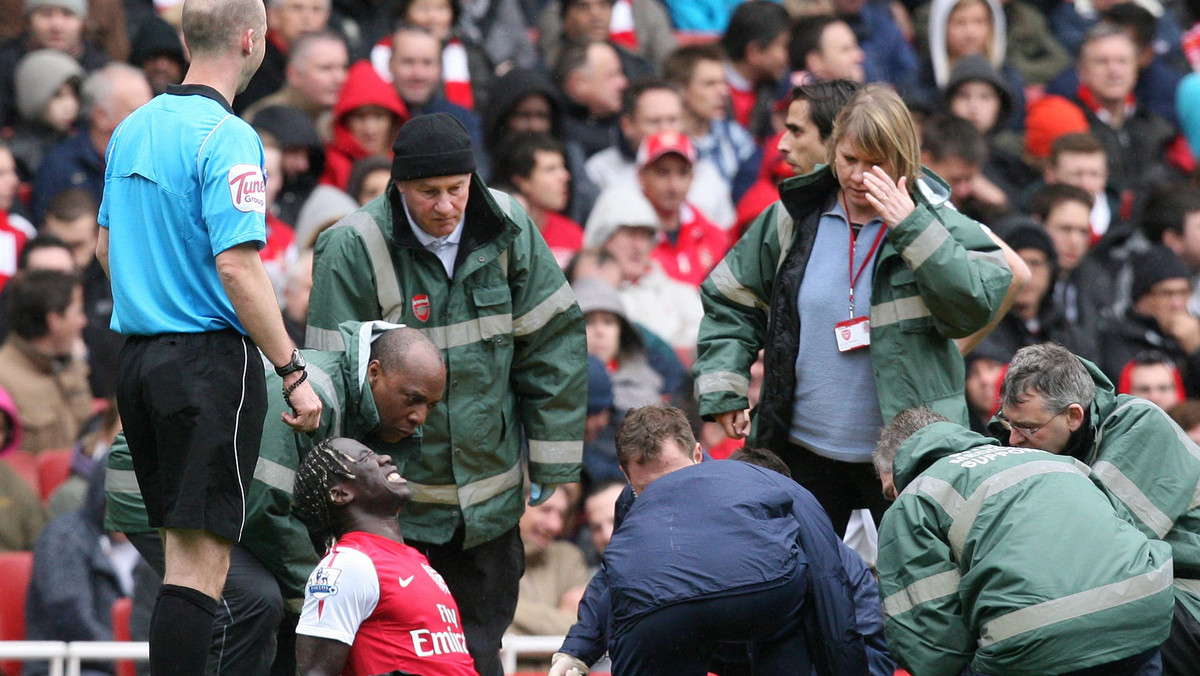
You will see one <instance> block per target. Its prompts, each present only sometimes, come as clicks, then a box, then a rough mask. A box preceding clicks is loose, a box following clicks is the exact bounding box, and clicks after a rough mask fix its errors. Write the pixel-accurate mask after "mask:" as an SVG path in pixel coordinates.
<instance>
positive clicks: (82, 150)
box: [33, 125, 104, 223]
mask: <svg viewBox="0 0 1200 676" xmlns="http://www.w3.org/2000/svg"><path fill="white" fill-rule="evenodd" d="M69 188H83V189H84V190H87V191H88V193H90V194H91V196H92V199H94V200H96V204H97V205H99V204H100V200H101V198H103V196H104V157H103V156H101V155H100V153H98V152H96V148H95V146H93V145H92V141H91V139H90V138H89V137H88V133H87V128H86V126H82V125H81V128H80V129H79V131H77V132H75V133H74V134H72V135H71V136H68V137H67V138H66V140H64V141H63V142H62V143H59V144H58V145H56V146H54V147H53V148H51V149H50V150H49V151H47V152H46V156H45V157H43V158H42V166H41V168H39V169H38V174H37V177H36V178H34V180H33V218H34V223H41V222H42V220H43V219H45V218H46V210H47V209H48V208H49V206H50V200H52V199H54V196H55V195H57V194H58V193H60V192H62V191H64V190H67V189H69Z"/></svg>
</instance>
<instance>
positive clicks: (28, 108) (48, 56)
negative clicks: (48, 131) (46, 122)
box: [13, 49, 83, 121]
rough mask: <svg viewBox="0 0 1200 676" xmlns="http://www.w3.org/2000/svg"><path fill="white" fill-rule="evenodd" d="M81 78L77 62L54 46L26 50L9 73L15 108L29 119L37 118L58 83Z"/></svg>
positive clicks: (81, 70)
mask: <svg viewBox="0 0 1200 676" xmlns="http://www.w3.org/2000/svg"><path fill="white" fill-rule="evenodd" d="M81 78H83V68H82V67H81V66H80V65H79V62H78V61H76V60H75V59H72V58H71V57H70V56H67V55H66V54H65V53H63V52H60V51H58V50H57V49H38V50H35V51H32V52H30V53H28V54H26V55H25V56H24V57H22V58H21V61H20V62H19V63H17V70H16V74H15V75H14V76H13V88H14V91H15V92H16V95H17V96H16V98H17V112H19V113H20V114H21V117H23V118H25V119H26V120H31V121H34V120H36V121H41V120H42V114H43V113H44V112H45V108H46V104H47V103H50V99H51V98H53V97H54V94H55V92H57V91H58V89H59V87H62V86H63V85H64V84H66V83H68V82H70V81H71V80H74V81H75V82H76V83H77V84H78V82H79V80H80V79H81Z"/></svg>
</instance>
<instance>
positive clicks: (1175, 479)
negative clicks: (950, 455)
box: [988, 359, 1200, 620]
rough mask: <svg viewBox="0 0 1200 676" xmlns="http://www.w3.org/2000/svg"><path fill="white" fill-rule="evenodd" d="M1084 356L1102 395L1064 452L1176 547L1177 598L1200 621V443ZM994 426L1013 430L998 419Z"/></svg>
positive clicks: (1125, 513) (1127, 514) (1153, 533)
mask: <svg viewBox="0 0 1200 676" xmlns="http://www.w3.org/2000/svg"><path fill="white" fill-rule="evenodd" d="M1079 361H1080V362H1082V363H1083V365H1084V366H1085V367H1086V368H1087V370H1088V374H1089V375H1091V376H1092V380H1093V381H1094V382H1095V383H1096V399H1095V400H1094V401H1093V402H1092V405H1091V406H1090V407H1089V408H1088V411H1087V419H1086V420H1085V422H1084V425H1083V427H1082V428H1080V430H1079V431H1078V432H1076V433H1075V434H1074V435H1073V436H1072V441H1071V443H1069V445H1068V447H1067V450H1066V451H1064V452H1065V453H1070V454H1071V455H1074V456H1075V458H1076V459H1078V460H1081V461H1083V462H1085V463H1087V464H1088V465H1089V466H1091V468H1092V475H1091V476H1092V481H1094V482H1095V483H1096V484H1097V485H1099V486H1100V488H1101V489H1102V490H1103V491H1104V492H1105V493H1107V494H1108V496H1109V499H1110V500H1111V501H1112V502H1113V504H1114V505H1115V506H1116V508H1117V513H1118V514H1119V515H1121V517H1122V518H1124V519H1125V520H1126V521H1128V522H1129V523H1132V524H1133V525H1134V526H1137V528H1138V529H1139V530H1141V531H1142V532H1143V533H1145V534H1146V536H1148V537H1152V538H1154V539H1157V540H1162V541H1164V542H1166V543H1167V544H1169V545H1171V552H1172V554H1173V555H1174V557H1175V597H1176V598H1177V599H1178V600H1179V602H1180V603H1181V604H1183V607H1184V608H1186V609H1187V610H1188V612H1190V613H1191V614H1192V617H1194V618H1197V619H1198V620H1200V500H1197V498H1196V496H1198V495H1200V447H1197V446H1196V443H1195V442H1193V441H1192V440H1191V439H1189V438H1188V436H1187V434H1186V433H1185V432H1184V431H1183V430H1182V429H1180V427H1179V425H1177V424H1176V423H1175V421H1174V420H1172V419H1171V417H1170V416H1169V415H1167V413H1166V411H1163V410H1162V409H1161V408H1159V407H1158V406H1156V405H1154V404H1152V403H1150V402H1149V401H1146V400H1145V399H1141V398H1139V397H1134V396H1131V395H1128V394H1117V393H1116V388H1115V387H1113V384H1112V381H1110V380H1109V379H1108V378H1107V377H1106V376H1105V375H1104V373H1103V372H1101V371H1100V369H1099V368H1098V367H1097V366H1096V365H1095V364H1092V363H1091V362H1089V361H1087V360H1086V359H1080V360H1079ZM988 429H989V431H990V432H991V433H992V434H995V435H1000V434H1002V433H1005V434H1006V432H1003V428H1002V427H1001V426H1000V424H999V422H998V421H997V420H996V419H995V418H993V419H992V422H991V424H990V425H989V426H988ZM1064 532H1067V531H1064Z"/></svg>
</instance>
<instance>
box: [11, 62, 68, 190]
mask: <svg viewBox="0 0 1200 676" xmlns="http://www.w3.org/2000/svg"><path fill="white" fill-rule="evenodd" d="M13 79H14V86H15V88H16V95H17V119H16V122H15V124H14V125H13V128H12V136H11V137H10V138H9V140H8V142H9V147H10V148H11V149H12V153H13V157H14V158H15V159H16V161H17V173H18V174H19V175H20V176H21V180H22V181H32V180H33V178H34V176H36V175H37V172H38V169H40V168H41V166H42V157H44V156H45V155H46V152H47V151H49V150H50V149H51V148H53V147H54V146H56V145H58V144H59V143H61V142H63V141H65V140H66V139H67V137H68V136H69V135H70V134H71V132H72V131H74V130H75V125H76V121H77V120H78V119H79V111H80V102H79V84H80V82H81V81H82V80H83V68H81V67H80V65H79V62H78V61H76V60H75V59H72V58H71V57H69V56H67V55H66V54H64V53H62V52H60V51H58V50H56V49H39V50H36V51H33V52H30V53H29V54H27V55H25V57H24V58H22V59H21V61H20V63H18V64H17V72H16V73H15V75H14V76H13Z"/></svg>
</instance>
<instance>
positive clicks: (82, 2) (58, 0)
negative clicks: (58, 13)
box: [25, 0, 87, 18]
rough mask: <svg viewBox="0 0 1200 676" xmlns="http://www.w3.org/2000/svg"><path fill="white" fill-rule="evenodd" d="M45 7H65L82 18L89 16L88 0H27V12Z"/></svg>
mask: <svg viewBox="0 0 1200 676" xmlns="http://www.w3.org/2000/svg"><path fill="white" fill-rule="evenodd" d="M43 7H57V8H59V9H65V10H67V11H68V12H70V13H72V14H74V15H75V16H77V17H80V18H87V0H25V14H26V15H28V14H30V13H31V12H33V10H35V9H41V8H43Z"/></svg>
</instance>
